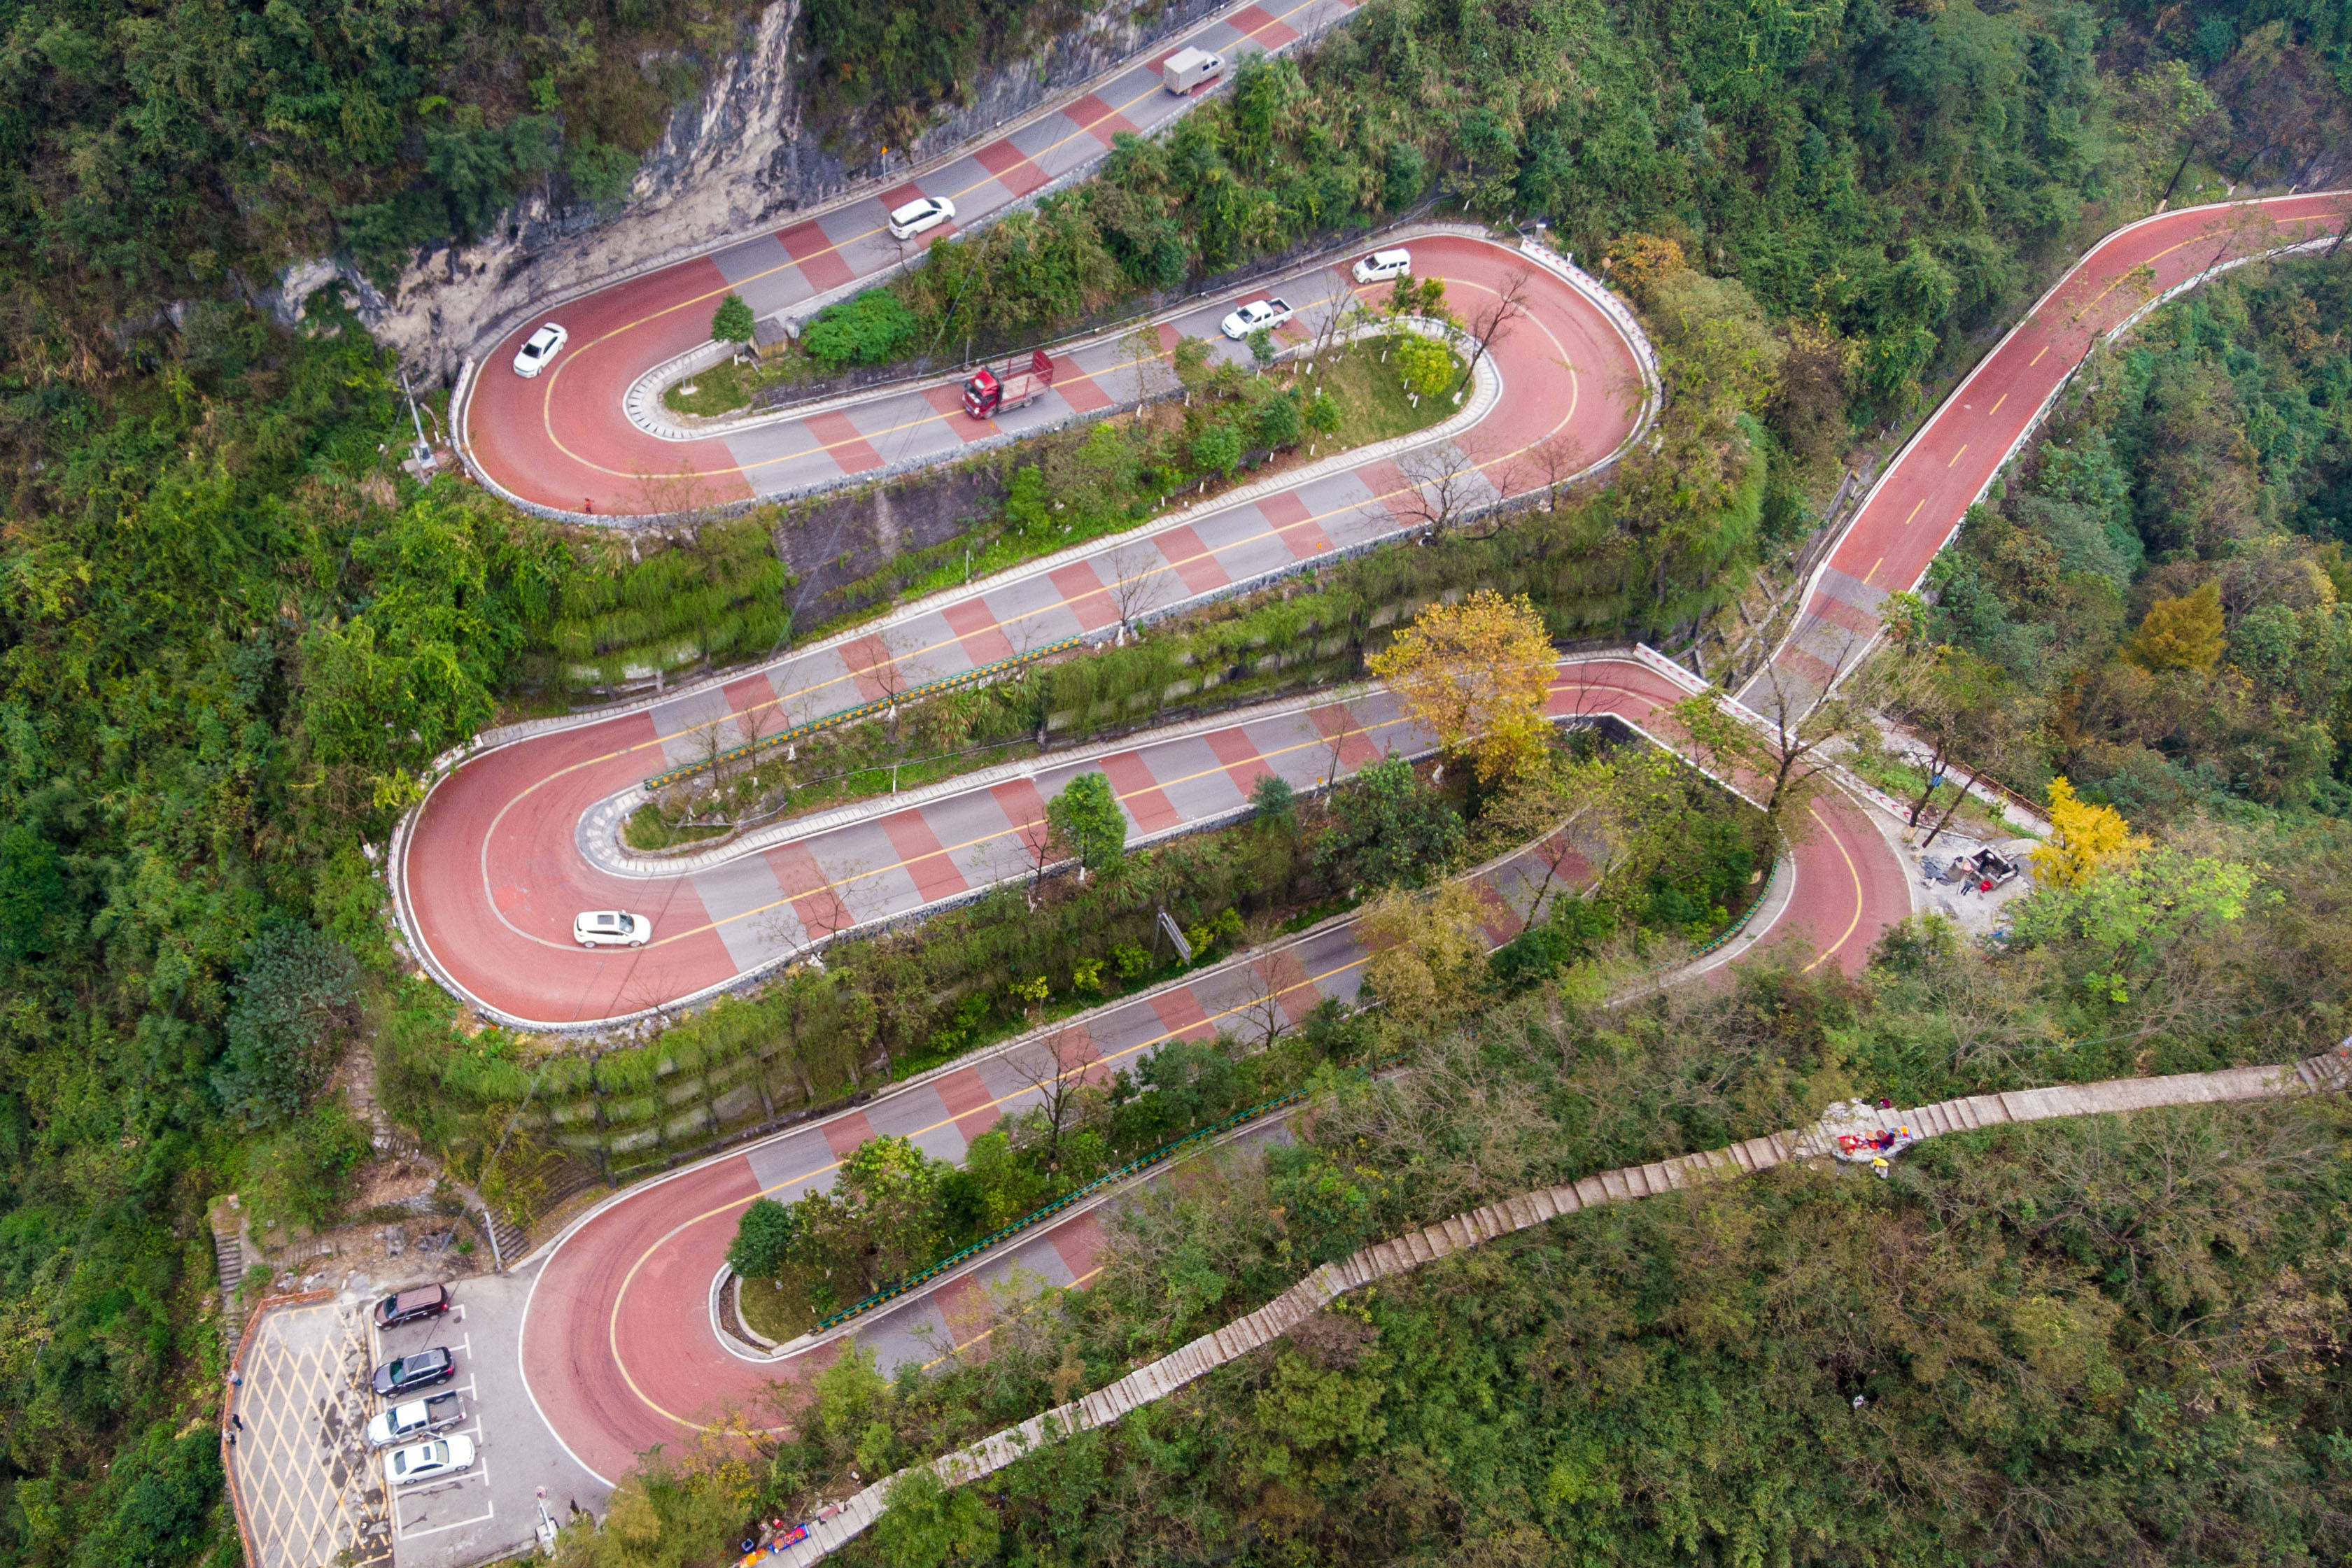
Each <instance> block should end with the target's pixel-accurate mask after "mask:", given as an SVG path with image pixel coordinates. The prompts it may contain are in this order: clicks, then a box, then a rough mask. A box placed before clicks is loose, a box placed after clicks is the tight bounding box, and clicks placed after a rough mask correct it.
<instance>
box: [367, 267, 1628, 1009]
mask: <svg viewBox="0 0 2352 1568" xmlns="http://www.w3.org/2000/svg"><path fill="white" fill-rule="evenodd" d="M1424 232H1428V233H1432V234H1453V235H1462V236H1465V237H1471V238H1477V239H1487V235H1486V232H1485V231H1484V230H1480V229H1476V228H1473V227H1470V226H1469V225H1427V226H1426V229H1425V231H1424ZM1489 243H1492V242H1491V240H1490V241H1489ZM1547 267H1548V268H1549V269H1550V270H1554V271H1556V272H1558V271H1559V269H1560V268H1562V267H1566V268H1567V273H1572V274H1575V277H1570V282H1571V284H1572V285H1573V286H1574V287H1577V288H1578V289H1579V292H1580V293H1587V294H1597V295H1598V296H1601V297H1604V298H1605V297H1607V293H1608V291H1607V290H1606V289H1603V288H1601V286H1600V285H1599V284H1598V283H1597V282H1595V281H1593V280H1591V278H1590V277H1587V276H1586V275H1583V274H1581V273H1580V272H1579V271H1578V269H1575V268H1573V267H1568V266H1567V264H1566V263H1565V262H1561V263H1559V267H1551V266H1550V264H1549V263H1547ZM1563 276H1566V274H1563ZM1576 277H1584V282H1582V283H1577V282H1576ZM1604 314H1605V315H1606V316H1607V319H1609V320H1610V321H1611V322H1612V325H1613V326H1614V327H1615V328H1616V329H1617V330H1618V332H1619V334H1620V336H1621V337H1622V339H1623V340H1624V341H1625V343H1626V346H1627V348H1628V350H1630V351H1631V352H1633V355H1634V358H1635V360H1636V361H1637V362H1640V363H1643V365H1645V366H1646V365H1647V364H1648V363H1649V362H1650V361H1652V360H1654V354H1655V350H1654V349H1652V348H1651V346H1650V344H1649V341H1648V339H1647V338H1646V337H1645V336H1643V334H1642V332H1641V329H1640V327H1639V324H1638V323H1636V322H1633V320H1632V319H1631V317H1630V315H1629V314H1627V313H1625V312H1624V310H1623V308H1622V305H1618V306H1615V307H1614V308H1611V309H1608V310H1606V311H1605V312H1604ZM1621 318H1622V319H1621ZM1407 325H1408V327H1409V329H1412V330H1416V331H1422V332H1424V333H1426V334H1428V335H1433V336H1440V337H1444V336H1447V335H1448V334H1447V333H1446V330H1445V329H1444V328H1443V327H1440V326H1438V325H1437V324H1435V323H1431V322H1423V321H1408V323H1407ZM1644 373H1645V376H1646V374H1647V373H1648V371H1646V370H1645V372H1644ZM1472 382H1473V386H1472V390H1471V395H1470V397H1469V399H1468V400H1467V402H1465V406H1464V407H1463V409H1462V410H1461V412H1460V413H1456V414H1454V415H1453V416H1451V417H1449V418H1447V419H1445V420H1443V421H1441V422H1439V423H1437V424H1435V425H1433V426H1431V427H1430V428H1428V429H1427V430H1423V431H1416V432H1413V433H1411V434H1406V435H1402V436H1396V437H1392V438H1391V439H1390V440H1388V441H1385V442H1376V443H1373V444H1371V445H1370V446H1364V447H1357V448H1353V449H1351V450H1349V451H1348V452H1345V453H1335V454H1333V455H1331V456H1330V457H1328V458H1325V459H1322V460H1320V461H1319V462H1317V463H1310V464H1308V465H1307V466H1306V467H1304V468H1301V469H1297V470H1290V471H1286V472H1285V473H1283V474H1280V475H1276V476H1270V477H1268V478H1265V479H1262V480H1259V481H1256V482H1255V483H1253V484H1250V485H1244V486H1238V487H1236V488H1234V489H1233V490H1230V491H1226V492H1224V493H1223V494H1221V495H1220V496H1219V497H1216V499H1215V500H1214V501H1213V502H1203V503H1202V508H1203V509H1202V513H1201V515H1208V514H1209V513H1210V512H1213V511H1214V510H1218V509H1223V508H1227V507H1236V506H1241V505H1244V504H1247V503H1249V502H1251V501H1253V500H1255V499H1256V498H1257V497H1259V496H1262V495H1266V494H1272V493H1276V492H1277V491H1282V490H1288V489H1291V488H1294V487H1296V486H1299V485H1303V484H1307V483H1310V482H1312V481H1313V480H1314V479H1316V478H1318V477H1321V476H1325V475H1327V474H1328V473H1333V472H1342V471H1345V470H1346V469H1349V468H1352V467H1357V466H1360V465H1364V464H1367V463H1371V462H1377V461H1381V460H1382V459H1384V458H1387V457H1390V456H1392V455H1396V454H1399V453H1402V452H1405V451H1410V450H1413V449H1416V448H1419V447H1422V446H1428V445H1435V444H1437V443H1439V442H1440V441H1444V440H1449V439H1451V438H1452V436H1453V435H1454V434H1455V433H1456V432H1458V431H1461V430H1464V429H1467V428H1469V427H1471V426H1473V425H1475V424H1476V423H1480V422H1481V421H1483V420H1484V419H1485V418H1486V415H1487V414H1488V413H1490V412H1491V411H1492V410H1493V408H1494V406H1495V405H1496V403H1498V402H1500V401H1501V398H1502V393H1503V382H1502V374H1501V371H1500V369H1499V368H1498V367H1497V366H1496V364H1495V362H1494V356H1493V355H1491V354H1485V355H1481V356H1480V357H1479V361H1478V364H1477V366H1476V368H1475V371H1474V374H1473V377H1472ZM1656 413H1657V403H1656V401H1655V400H1654V399H1652V400H1649V401H1647V402H1645V403H1644V406H1643V411H1642V413H1641V415H1640V417H1639V418H1637V420H1636V422H1635V423H1634V427H1633V431H1632V432H1631V433H1630V434H1628V435H1627V437H1626V439H1625V440H1624V441H1623V442H1622V443H1621V444H1619V446H1618V447H1617V449H1616V451H1614V452H1612V453H1611V454H1610V455H1608V456H1607V457H1604V458H1602V459H1601V461H1600V462H1598V463H1596V464H1594V465H1591V467H1589V468H1587V469H1586V470H1584V472H1583V473H1582V474H1581V475H1580V476H1578V478H1579V479H1584V478H1589V477H1592V476H1597V475H1599V474H1601V473H1603V472H1605V471H1606V470H1607V469H1609V468H1610V467H1612V465H1614V464H1615V463H1616V462H1617V461H1618V460H1619V459H1620V458H1621V457H1622V455H1623V454H1624V453H1625V452H1626V451H1628V450H1630V449H1631V447H1632V446H1633V443H1634V442H1636V441H1638V440H1639V439H1640V437H1641V435H1642V434H1643V431H1644V430H1645V429H1646V428H1647V422H1649V421H1650V420H1653V419H1654V417H1655V415H1656ZM1509 500H1510V498H1509V497H1500V496H1498V497H1496V498H1495V499H1494V500H1492V501H1490V502H1488V503H1486V506H1485V507H1481V508H1479V513H1480V514H1483V513H1484V512H1486V511H1492V510H1495V509H1496V508H1498V507H1503V506H1505V505H1507V504H1508V502H1509ZM1474 515H1478V514H1474ZM1194 516H1195V512H1194V509H1193V508H1192V507H1183V508H1180V509H1179V510H1177V511H1175V512H1172V513H1168V514H1163V516H1162V517H1160V519H1158V523H1159V527H1158V528H1155V529H1153V530H1152V532H1162V531H1166V530H1167V529H1168V528H1172V527H1176V526H1180V525H1182V524H1185V523H1186V522H1188V521H1189V520H1190V519H1192V517H1194ZM1422 531H1423V528H1422V526H1421V525H1418V524H1414V525H1409V526H1406V527H1402V528H1392V529H1391V530H1389V531H1387V532H1385V533H1382V534H1380V535H1377V536H1374V537H1372V538H1368V539H1365V540H1363V541H1361V542H1360V543H1358V544H1356V545H1353V546H1350V547H1348V548H1347V549H1335V550H1331V551H1328V552H1326V553H1325V554H1322V555H1319V556H1317V557H1315V558H1313V559H1311V560H1308V561H1304V562H1292V563H1289V564H1288V565H1286V566H1285V567H1282V568H1279V569H1277V570H1272V571H1267V572H1263V573H1260V574H1258V575H1257V576H1255V577H1251V578H1247V579H1244V580H1239V581H1236V582H1232V583H1228V584H1226V585H1224V586H1223V587H1222V588H1219V589H1215V590H1213V591H1210V592H1207V593H1203V594H1199V595H1194V596H1191V597H1188V598H1186V599H1183V600H1180V601H1174V602H1172V603H1171V604H1169V605H1167V606H1164V607H1162V608H1160V609H1159V610H1157V611H1155V612H1154V613H1153V616H1152V617H1151V618H1152V619H1159V618H1160V617H1163V616H1166V615H1171V614H1175V613H1179V612H1182V611H1185V610H1188V609H1192V608H1196V607H1198V606H1200V605H1202V604H1206V603H1210V602H1213V601H1217V600H1221V599H1226V598H1232V597H1235V596H1237V595H1241V594H1245V593H1250V592H1255V591H1257V590H1258V589H1260V588H1263V587H1265V586H1267V585H1269V584H1271V583H1273V582H1276V581H1278V580H1282V579H1284V578H1286V577H1291V576H1296V575H1299V574H1301V573H1304V572H1308V571H1313V570H1318V569H1319V568H1321V567H1323V566H1326V565H1328V564H1333V563H1336V562H1338V561H1340V560H1345V559H1350V558H1352V557H1354V556H1357V555H1361V554H1364V553H1366V552H1368V551H1370V550H1371V549H1377V548H1379V547H1380V546H1381V545H1383V544H1387V543H1390V542H1392V541H1393V540H1396V539H1399V538H1408V537H1411V536H1412V535H1414V534H1416V533H1419V532H1422ZM1110 537H1113V538H1120V537H1122V536H1110ZM1150 537H1151V536H1150V533H1146V532H1143V531H1140V530H1139V531H1137V532H1135V533H1134V534H1133V535H1132V537H1131V538H1129V542H1134V541H1137V540H1141V539H1144V538H1150ZM1102 547H1103V541H1102V540H1092V541H1088V543H1087V544H1086V545H1081V546H1074V547H1072V549H1069V550H1066V551H1063V552H1060V553H1059V554H1057V555H1054V556H1047V557H1045V558H1042V559H1038V560H1036V561H1033V562H1030V563H1029V564H1028V565H1027V566H1026V567H1024V568H1022V569H1018V570H1016V571H1014V572H1009V573H1006V574H1003V575H1002V576H1000V577H997V578H993V579H991V580H990V581H989V583H988V584H987V585H986V586H985V587H983V588H981V589H980V590H979V591H981V592H990V591H996V590H998V589H1001V588H1003V587H1005V586H1007V585H1009V584H1012V583H1015V582H1019V581H1023V580H1034V579H1035V578H1037V577H1040V576H1045V575H1047V574H1050V573H1051V572H1052V571H1054V570H1058V569H1059V568H1060V567H1062V566H1065V565H1067V564H1069V563H1070V562H1071V561H1074V560H1079V559H1087V558H1088V557H1090V556H1092V555H1094V554H1096V553H1099V550H1100V549H1101V548H1102ZM1121 548H1124V547H1123V546H1122V547H1121ZM972 595H973V589H972V587H971V585H959V586H958V587H957V588H955V589H950V590H945V591H940V593H937V594H933V595H929V596H926V597H925V598H923V599H919V600H916V601H911V602H909V603H908V604H905V605H902V606H899V607H898V609H897V610H895V611H893V612H891V613H890V614H889V615H887V616H886V617H884V618H882V619H881V620H879V621H877V622H867V623H865V624H863V625H860V626H856V627H851V628H847V629H845V630H844V631H842V632H836V633H835V634H834V635H833V636H831V637H827V638H824V639H823V640H821V641H819V642H816V643H811V644H810V645H809V646H808V647H807V648H805V649H801V650H797V651H796V652H795V655H794V656H799V655H800V654H803V653H816V652H822V651H824V650H827V649H830V648H834V647H837V646H840V645H842V644H843V643H848V642H852V641H856V640H859V639H862V638H864V637H867V636H871V635H873V634H874V633H875V632H877V629H879V628H880V627H882V626H887V625H892V624H899V623H903V622H905V621H907V620H909V619H912V618H914V617H917V616H919V615H922V614H927V613H931V612H934V611H936V610H937V609H940V608H944V607H945V606H946V605H948V604H950V603H953V602H957V601H961V600H964V599H968V598H971V597H972ZM1108 630H1109V629H1108V628H1106V629H1105V631H1108ZM1102 634H1103V633H1102V632H1097V633H1095V634H1094V640H1096V641H1099V640H1101V637H1102ZM754 667H756V666H754ZM740 674H741V671H740V669H738V670H737V671H736V672H734V673H733V674H719V673H714V674H712V675H711V676H709V677H708V678H707V679H706V680H704V681H702V682H699V683H695V684H694V685H688V686H684V687H681V688H679V691H678V692H677V693H667V692H665V693H656V694H653V695H649V696H645V697H641V698H639V699H637V700H636V701H635V702H632V703H629V704H625V705H616V706H614V707H612V708H607V709H602V710H599V711H597V712H595V713H593V714H588V715H579V716H564V717H562V718H555V719H541V720H531V721H526V722H525V723H523V724H520V725H514V726H507V727H502V728H499V729H493V730H490V731H487V732H485V733H484V735H482V736H479V737H475V739H474V740H472V741H469V742H468V743H467V745H466V746H465V747H456V748H453V749H452V750H451V751H449V752H445V753H443V754H442V756H441V757H439V758H436V759H435V761H434V764H433V769H432V771H433V774H434V778H433V781H432V783H431V784H430V785H429V786H428V787H427V789H426V792H425V799H424V800H420V801H419V802H418V804H417V805H416V807H415V808H414V809H413V810H410V811H409V812H408V813H406V814H404V816H403V818H402V819H401V821H400V823H399V824H398V825H397V826H396V827H395V828H394V833H393V838H392V842H391V844H390V846H389V847H388V849H389V852H388V854H387V857H386V874H387V877H388V878H389V879H390V881H391V883H392V886H393V900H392V904H393V914H394V922H395V925H396V926H397V933H396V934H397V935H398V936H399V937H400V938H401V939H402V941H403V942H404V945H405V946H407V948H408V949H409V951H410V952H411V953H412V954H413V955H414V956H415V957H416V959H417V961H418V963H419V966H420V967H422V968H424V969H425V972H426V973H428V974H429V975H431V976H432V977H433V978H434V980H435V981H436V983H437V984H439V985H440V986H442V988H444V989H446V990H447V991H449V992H450V994H452V995H453V996H456V997H457V998H459V999H460V1000H462V1001H464V1002H465V1003H466V1005H467V1006H468V1007H470V1008H472V1009H475V1010H476V1011H477V1012H478V1013H481V1014H483V1015H484V1016H487V1017H488V1018H491V1019H494V1020H495V1021H497V1022H499V1023H501V1024H504V1025H506V1026H508V1027H511V1028H516V1029H521V1030H530V1031H534V1032H536V1031H555V1032H565V1033H583V1032H588V1033H593V1032H598V1031H601V1030H607V1029H618V1028H625V1027H627V1026H630V1025H632V1024H635V1023H639V1022H642V1021H643V1020H645V1019H648V1018H652V1017H656V1016H661V1015H664V1014H667V1013H670V1012H673V1011H676V1010H677V1009H685V1008H689V1007H692V1006H695V1005H697V1004H698V1003H700V1002H703V1001H707V1000H709V999H710V998H714V997H717V996H719V995H722V994H726V993H728V992H730V991H736V990H740V989H743V988H748V987H749V986H751V985H753V984H756V983H757V982H758V981H759V980H760V979H761V978H763V977H765V975H766V974H767V973H768V972H770V971H771V970H772V969H773V968H775V967H777V965H778V964H781V963H784V962H789V961H790V960H791V958H792V957H793V955H789V954H787V955H784V956H781V957H779V958H778V959H776V960H773V961H772V962H771V963H769V964H767V965H764V966H761V967H759V968H756V969H753V970H751V971H748V972H746V973H743V974H739V975H737V976H735V977H731V978H730V979H728V980H726V981H722V982H719V984H716V985H714V986H711V987H708V988H704V989H703V990H701V991H698V992H696V993H694V994H692V995H690V996H688V997H684V998H677V999H676V1000H675V1001H672V1002H670V1003H667V1004H666V1005H665V1006H664V1007H661V1008H652V1009H643V1010H641V1011H639V1012H637V1013H634V1014H629V1015H625V1016H623V1017H618V1018H612V1019H599V1020H596V1021H594V1022H593V1023H565V1024H550V1023H544V1022H541V1021H538V1020H530V1019H520V1018H518V1017H515V1016H513V1015H510V1014H507V1013H505V1012H503V1011H501V1010H499V1009H493V1008H490V1007H488V1005H487V1004H485V1003H483V1002H482V1001H481V1000H480V999H479V998H475V997H473V996H472V995H470V994H469V993H468V992H467V990H466V989H465V988H463V987H462V986H459V985H457V983H456V981H455V978H454V977H452V976H450V975H449V974H448V972H447V971H446V969H445V968H444V967H442V966H441V964H440V963H439V961H438V960H437V958H436V957H435V956H434V955H433V953H432V950H431V947H430V946H429V944H427V943H426V942H425V939H424V935H423V928H422V925H420V924H419V923H418V922H417V920H416V918H415V910H414V908H413V906H412V904H411V903H410V900H409V896H408V891H407V871H408V850H409V847H410V845H411V844H412V843H413V841H414V836H415V822H416V821H419V820H420V819H421V817H422V814H423V811H424V809H425V805H426V804H427V803H429V801H430V800H431V796H432V793H433V791H434V790H436V789H439V787H440V785H441V784H442V782H444V781H445V780H446V779H447V777H448V776H449V772H450V770H451V769H453V768H455V766H456V765H457V763H458V762H459V761H460V760H463V759H466V758H469V757H471V756H477V755H479V754H480V753H481V752H483V751H486V750H488V749H494V748H495V747H497V746H499V745H504V744H508V743H509V742H510V741H511V740H515V739H520V738H523V737H526V736H529V735H536V734H545V733H550V732H552V731H555V730H560V729H566V728H572V727H579V726H584V725H590V724H597V723H602V722H604V720H605V719H607V718H612V717H616V716H622V715H625V714H628V713H631V712H637V711H642V710H644V709H646V708H650V707H653V706H658V705H660V704H661V703H664V702H667V701H668V700H670V699H671V698H672V697H674V696H677V695H683V694H685V693H689V692H693V691H696V690H698V689H700V688H701V687H703V686H715V685H723V684H725V683H726V682H727V681H729V680H732V679H739V678H740ZM1217 825H1221V823H1201V824H1195V825H1193V828H1192V829H1188V830H1187V831H1195V830H1197V829H1200V828H1205V827H1212V826H1217Z"/></svg>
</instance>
